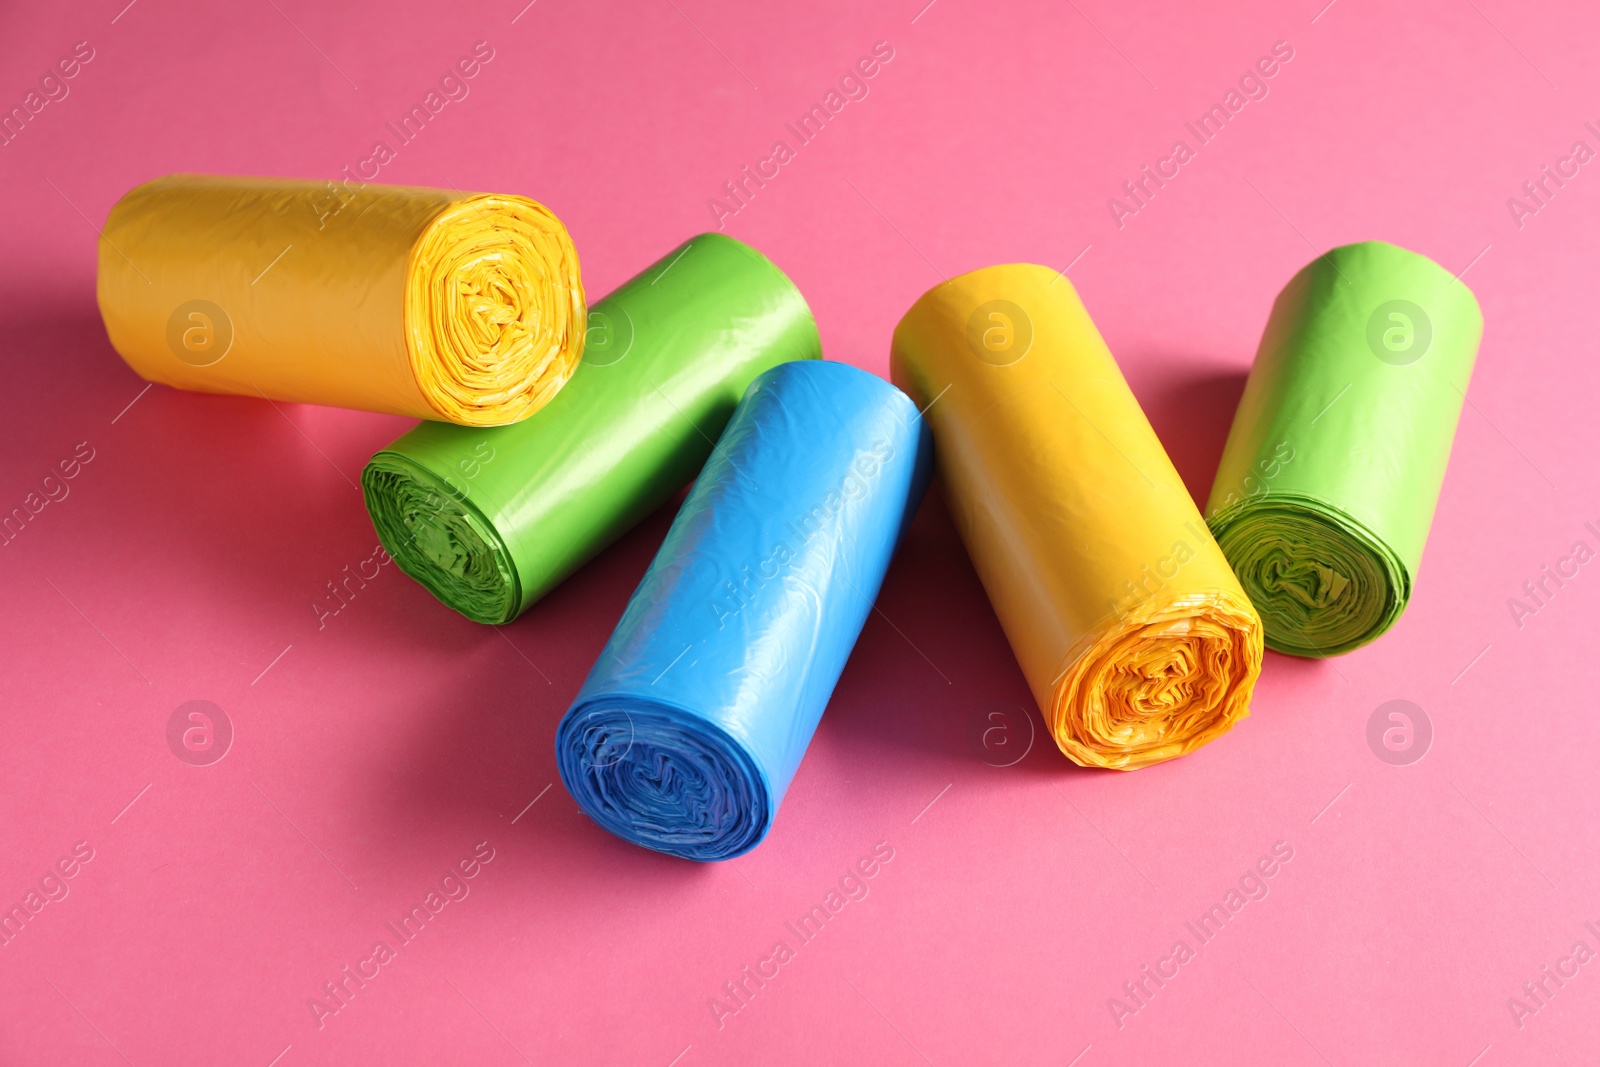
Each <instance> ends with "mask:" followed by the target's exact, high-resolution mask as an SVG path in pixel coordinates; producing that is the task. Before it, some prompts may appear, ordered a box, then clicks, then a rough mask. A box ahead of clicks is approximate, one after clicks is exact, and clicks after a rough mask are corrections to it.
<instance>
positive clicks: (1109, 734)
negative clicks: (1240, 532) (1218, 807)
mask: <svg viewBox="0 0 1600 1067" xmlns="http://www.w3.org/2000/svg"><path fill="white" fill-rule="evenodd" d="M890 366H891V368H892V373H893V377H894V381H895V383H896V384H897V385H899V386H900V387H901V388H902V389H904V390H905V391H906V392H907V393H908V394H910V396H911V398H912V400H913V401H915V402H916V403H917V404H918V405H919V406H920V407H922V408H924V409H925V412H926V414H925V418H926V419H927V420H928V423H929V426H930V428H931V429H932V431H933V436H934V442H935V449H936V455H937V461H938V470H939V476H940V479H941V482H942V483H943V485H944V487H945V489H946V496H947V498H948V500H949V503H950V508H951V512H952V516H953V518H954V520H955V524H956V528H957V529H958V530H959V532H960V534H961V537H962V540H963V541H964V542H965V544H966V546H967V552H968V553H969V554H970V555H971V557H972V562H973V566H974V567H975V568H976V570H977V572H978V577H979V578H980V579H981V580H982V582H983V587H984V589H985V590H986V591H987V592H988V594H989V600H990V602H991V603H992V604H993V605H994V610H995V614H996V616H998V618H999V620H1000V625H1001V626H1002V627H1003V628H1004V630H1005V633H1006V637H1007V638H1008V639H1009V640H1010V642H1011V648H1012V650H1013V651H1014V652H1015V653H1016V656H1017V661H1018V663H1019V664H1020V665H1021V667H1022V673H1023V675H1024V676H1025V677H1026V678H1027V681H1028V685H1029V687H1030V688H1031V689H1032V690H1033V695H1034V699H1035V700H1037V701H1038V704H1039V707H1040V708H1041V709H1042V710H1043V712H1044V718H1045V722H1046V725H1047V726H1048V727H1049V729H1050V733H1051V735H1052V736H1053V737H1054V738H1055V740H1056V744H1057V745H1058V746H1059V747H1060V748H1061V751H1062V752H1064V753H1065V754H1066V755H1067V757H1068V758H1069V759H1071V760H1072V761H1073V762H1074V763H1077V764H1080V765H1082V766H1086V767H1109V768H1115V769H1118V770H1134V769H1136V768H1139V767H1145V766H1148V765H1150V764H1153V763H1159V762H1161V761H1163V760H1169V759H1172V758H1174V757H1176V756H1181V755H1184V754H1186V753H1189V752H1192V751H1193V750H1195V749H1196V748H1199V747H1200V746H1202V745H1204V744H1207V743H1208V742H1210V741H1213V740H1215V739H1216V738H1217V737H1220V736H1221V735H1222V734H1224V733H1226V732H1227V731H1228V730H1230V729H1231V728H1232V727H1233V725H1234V723H1236V722H1237V721H1238V720H1240V719H1242V718H1244V717H1245V716H1246V715H1248V714H1249V705H1250V694H1251V692H1252V690H1253V689H1254V687H1255V682H1256V677H1257V675H1258V674H1259V673H1260V671H1261V657H1262V648H1261V622H1260V620H1259V619H1258V618H1257V616H1256V613H1255V610H1254V609H1253V608H1252V607H1251V606H1250V601H1249V600H1248V599H1247V598H1246V597H1245V595H1244V591H1243V590H1241V589H1240V588H1239V583H1238V581H1237V580H1236V579H1235V578H1234V576H1233V572H1232V571H1230V570H1229V569H1228V563H1227V561H1226V560H1225V559H1224V558H1223V556H1222V552H1221V551H1220V550H1219V549H1218V548H1217V545H1216V542H1215V541H1213V540H1212V538H1211V534H1210V532H1209V531H1208V530H1207V529H1206V526H1205V523H1204V521H1203V520H1202V519H1201V518H1200V512H1199V510H1198V509H1197V508H1196V507H1195V505H1194V502H1193V501H1192V500H1191V499H1190V497H1189V494H1188V491H1187V490H1186V489H1185V488H1184V485H1183V481H1182V480H1181V479H1180V478H1179V477H1178V473H1177V471H1176V470H1174V469H1173V466H1172V462H1171V461H1170V460H1169V459H1168V458H1167V454H1166V452H1165V451H1163V450H1162V447H1161V442H1160V441H1159V440H1157V439H1156V435H1155V431H1153V430H1152V429H1151V428H1150V423H1149V421H1148V420H1147V419H1146V418H1145V416H1144V412H1143V411H1142V410H1140V408H1139V404H1138V402H1137V401H1136V400H1135V399H1134V397H1133V393H1132V392H1131V391H1130V390H1129V389H1128V385H1127V382H1126V381H1125V380H1124V379H1123V377H1122V372H1121V371H1120V370H1119V369H1118V367H1117V364H1116V361H1115V360H1114V359H1113V358H1112V356H1111V352H1110V350H1109V349H1107V348H1106V344H1105V342H1104V341H1103V340H1102V339H1101V337H1100V333H1099V331H1098V330H1096V329H1095V326H1094V323H1093V321H1091V320H1090V318H1089V314H1088V312H1087V311H1085V310H1084V307H1083V304H1082V302H1081V301H1080V300H1079V299H1078V294H1077V292H1076V291H1075V290H1074V289H1073V287H1072V283H1071V282H1069V281H1068V280H1067V279H1066V278H1065V277H1064V276H1063V275H1061V274H1059V273H1058V272H1056V271H1054V270H1051V269H1050V268H1048V267H1040V266H1035V265H1032V264H1014V265H1007V266H997V267H988V268H985V269H983V270H978V271H974V272H972V273H971V274H964V275H962V276H960V277H958V278H954V279H952V280H950V281H948V282H945V283H944V284H943V285H939V286H936V287H935V288H933V289H931V290H929V291H928V292H927V293H925V294H924V295H923V296H922V298H921V299H920V300H918V301H917V302H916V304H915V305H913V306H912V308H911V310H910V311H908V312H907V313H906V315H905V317H904V318H903V319H901V320H900V324H899V326H897V327H896V328H895V331H894V342H893V348H892V351H891V356H890Z"/></svg>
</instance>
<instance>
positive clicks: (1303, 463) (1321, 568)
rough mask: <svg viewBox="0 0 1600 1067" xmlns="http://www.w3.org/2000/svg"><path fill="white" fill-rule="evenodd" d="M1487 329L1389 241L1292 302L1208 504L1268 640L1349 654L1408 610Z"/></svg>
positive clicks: (1264, 350)
mask: <svg viewBox="0 0 1600 1067" xmlns="http://www.w3.org/2000/svg"><path fill="white" fill-rule="evenodd" d="M1482 335H1483V314H1482V313H1481V312H1480V311H1479V310H1478V301H1477V299H1476V298H1475V297H1473V295H1472V293H1471V291H1470V290H1468V289H1467V287H1466V286H1465V285H1463V284H1462V283H1461V282H1460V281H1458V280H1457V279H1455V278H1454V277H1453V276H1452V275H1451V274H1450V272H1449V271H1447V270H1445V269H1444V268H1443V267H1441V266H1439V265H1438V264H1437V263H1435V262H1433V261H1432V260H1431V259H1428V258H1427V257H1425V256H1420V255H1417V254H1416V253H1415V252H1408V251H1406V250H1405V249H1403V248H1397V247H1395V246H1394V245H1391V244H1385V243H1383V242H1381V241H1367V242H1364V243H1361V244H1353V245H1345V246H1344V247H1342V248H1335V249H1333V250H1332V251H1330V252H1328V253H1327V254H1326V255H1323V256H1321V257H1319V258H1317V259H1316V260H1314V261H1312V262H1311V263H1310V264H1309V265H1308V266H1306V267H1305V268H1304V269H1302V270H1301V271H1300V273H1298V274H1296V275H1295V276H1294V278H1293V280H1291V281H1290V282H1289V284H1288V286H1287V287H1285V288H1284V290H1283V292H1282V293H1280V294H1279V295H1278V299H1277V301H1276V302H1275V303H1274V304H1273V305H1272V315H1271V317H1270V318H1269V319H1268V321H1267V328H1266V332H1265V333H1264V334H1263V336H1262V338H1261V347H1260V349H1259V350H1258V351H1257V352H1256V361H1255V365H1254V366H1253V367H1252V368H1251V370H1250V378H1249V380H1248V382H1247V383H1246V384H1245V390H1244V396H1243V398H1242V399H1241V400H1240V401H1239V410H1238V413H1237V414H1236V415H1235V416H1234V420H1233V429H1232V431H1231V432H1230V433H1229V434H1228V443H1227V446H1226V447H1225V448H1224V450H1223V453H1222V464H1221V466H1220V467H1219V468H1218V470H1217V480H1216V482H1215V484H1214V485H1213V486H1212V489H1211V500H1210V503H1209V504H1208V505H1207V507H1206V521H1207V523H1208V524H1209V525H1210V527H1211V531H1212V533H1213V534H1215V535H1216V538H1217V543H1218V544H1220V545H1221V546H1222V551H1223V554H1224V555H1226V556H1227V557H1228V562H1229V563H1231V564H1232V565H1233V569H1234V571H1235V572H1236V573H1237V574H1238V576H1239V581H1240V582H1241V584H1243V586H1244V589H1245V592H1246V593H1247V594H1249V596H1250V599H1251V601H1252V602H1253V603H1254V604H1255V606H1256V610H1257V611H1259V612H1260V613H1261V619H1262V622H1263V623H1264V624H1265V626H1266V643H1267V647H1268V648H1273V649H1276V650H1278V651H1279V652H1287V653H1290V654H1292V655H1296V656H1331V655H1337V654H1339V653H1343V652H1348V651H1350V650H1351V649H1354V648H1359V647H1360V646H1362V645H1364V644H1366V643H1367V642H1369V641H1372V640H1374V639H1375V638H1377V637H1378V636H1380V635H1381V634H1383V632H1384V631H1386V630H1387V629H1389V627H1390V626H1392V625H1393V624H1394V622H1395V620H1396V619H1398V618H1399V617H1400V613H1401V612H1402V611H1404V610H1405V606H1406V602H1407V601H1408V600H1409V599H1410V597H1411V585H1412V581H1413V580H1414V577H1415V575H1416V573H1417V565H1418V563H1419V562H1420V561H1421V559H1422V548H1423V545H1424V543H1425V542H1426V541H1427V538H1428V528H1429V526H1431V525H1432V523H1433V511H1434V506H1435V505H1436V504H1437V503H1438V500H1439V488H1440V486H1441V485H1442V484H1443V482H1444V472H1445V466H1446V464H1447V463H1448V462H1449V459H1450V446H1451V443H1452V442H1453V440H1454V438H1455V432H1456V423H1457V421H1458V420H1459V419H1460V417H1461V406H1462V403H1463V402H1464V401H1465V399H1466V390H1467V382H1468V379H1469V378H1470V377H1471V376H1472V364H1473V362H1474V360H1475V359H1476V358H1477V353H1478V341H1479V339H1480V338H1481V337H1482Z"/></svg>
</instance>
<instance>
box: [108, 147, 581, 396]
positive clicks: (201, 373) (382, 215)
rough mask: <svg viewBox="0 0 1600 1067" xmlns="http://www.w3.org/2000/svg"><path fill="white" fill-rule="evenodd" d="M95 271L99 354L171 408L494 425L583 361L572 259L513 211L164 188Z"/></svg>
mask: <svg viewBox="0 0 1600 1067" xmlns="http://www.w3.org/2000/svg"><path fill="white" fill-rule="evenodd" d="M99 256H100V262H99V280H98V291H99V301H100V314H101V317H102V318H103V319H104V320H105V325H106V332H107V334H109V335H110V338H111V343H112V345H113V346H114V347H115V348H116V350H117V352H118V353H120V354H121V356H122V358H123V359H124V360H126V361H127V363H128V365H129V366H131V367H132V368H133V369H134V370H135V371H136V372H138V374H139V375H140V376H141V377H143V378H146V379H148V380H149V381H153V382H162V383H164V384H166V385H171V386H175V387H176V388H179V389H192V390H197V391H199V392H207V393H239V394H242V395H245V396H262V397H267V398H269V399H272V400H286V401H295V402H303V403H309V404H329V405H334V406H337V407H347V408H357V409H360V410H365V411H382V412H389V413H391V414H396V415H410V416H414V417H416V418H422V419H441V420H444V421H447V422H453V423H459V424H462V425H468V426H502V425H506V424H509V423H513V422H516V421H518V420H519V419H524V418H527V417H528V416H529V415H531V414H533V413H534V412H535V411H538V410H539V409H540V408H541V407H543V406H544V405H545V404H546V403H548V402H549V401H550V399H551V398H552V397H553V396H555V395H556V393H557V392H558V391H559V390H560V389H561V387H562V386H563V385H564V384H566V381H567V379H568V378H570V377H571V376H572V372H573V370H574V369H575V368H576V367H577V365H578V359H579V357H580V356H581V355H582V351H583V336H584V297H583V286H582V283H581V281H580V279H579V275H578V256H577V253H576V252H575V251H574V249H573V247H572V241H571V239H570V238H569V237H568V236H567V231H566V228H565V227H564V226H562V224H561V222H560V220H559V219H557V218H556V217H555V216H554V215H552V214H551V213H550V212H549V211H548V210H547V209H546V208H544V207H543V206H542V205H540V204H537V203H535V202H534V201H532V200H528V199H526V198H525V197H520V196H500V195H490V194H481V193H461V192H455V191H443V190H438V189H416V188H405V187H399V186H385V185H352V184H345V183H336V182H309V181H291V180H288V179H280V178H228V177H215V176H209V175H187V174H175V175H170V176H168V177H165V178H159V179H157V180H155V181H152V182H147V183H145V184H144V185H141V186H138V187H137V188H135V189H133V190H132V191H131V192H129V193H128V194H127V195H125V196H124V197H123V198H122V199H121V200H119V201H117V203H116V204H115V205H114V206H113V207H112V209H111V214H110V217H109V218H107V219H106V225H105V230H104V232H103V234H102V235H101V238H100V250H99Z"/></svg>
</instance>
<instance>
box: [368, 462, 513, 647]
mask: <svg viewBox="0 0 1600 1067" xmlns="http://www.w3.org/2000/svg"><path fill="white" fill-rule="evenodd" d="M361 491H362V494H363V495H364V496H365V497H366V501H367V512H368V514H369V515H371V516H372V525H373V526H374V527H376V529H377V531H378V539H379V540H380V541H381V542H382V543H383V549H384V551H385V552H387V553H389V557H390V558H391V559H393V560H394V561H395V563H397V564H398V565H399V567H400V569H401V570H403V571H405V572H406V573H407V574H409V575H410V576H411V577H413V578H415V579H416V580H417V581H418V582H421V583H422V585H423V587H424V588H426V589H427V590H428V592H430V593H432V594H433V595H434V596H436V597H438V598H439V600H440V601H442V602H443V603H444V604H445V605H447V606H448V607H452V608H454V609H455V610H456V611H459V612H460V613H461V614H463V615H465V616H466V617H467V618H469V619H471V620H472V621H474V622H483V623H491V624H499V623H503V622H509V621H511V619H512V618H514V617H515V616H516V613H517V609H518V607H519V606H520V604H521V593H520V591H519V587H518V584H517V572H516V566H515V565H514V564H513V563H512V560H511V553H510V551H509V550H508V549H507V548H506V545H505V543H504V542H503V541H501V540H500V535H499V534H498V533H496V532H495V529H494V526H493V524H491V523H490V522H489V521H488V520H487V519H485V518H484V517H483V516H482V515H481V514H479V512H478V510H477V509H476V508H475V507H473V506H472V503H471V502H470V501H469V500H467V498H466V497H465V496H464V495H463V494H462V493H461V492H460V491H459V490H457V489H455V488H453V487H452V486H450V485H448V484H447V483H445V482H444V481H442V480H440V479H439V478H437V477H435V476H434V475H433V473H432V472H430V471H428V470H426V469H425V468H423V467H419V466H417V465H416V464H415V463H412V462H411V461H410V460H408V459H407V458H406V457H404V456H401V455H398V454H397V453H393V452H380V453H378V455H376V456H374V457H373V458H372V461H371V462H370V463H368V464H367V466H366V469H365V470H363V471H362V472H361Z"/></svg>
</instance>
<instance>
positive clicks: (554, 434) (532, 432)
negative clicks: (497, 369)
mask: <svg viewBox="0 0 1600 1067" xmlns="http://www.w3.org/2000/svg"><path fill="white" fill-rule="evenodd" d="M821 355H822V352H821V348H820V346H819V343H818V339H817V327H816V323H815V322H814V321H812V318H811V310H810V309H809V308H808V307H807V306H806V302H805V298H804V297H802V296H801V295H800V292H799V290H797V289H796V288H795V287H794V285H793V284H792V283H791V282H790V281H789V279H788V278H786V277H785V276H784V274H783V272H782V271H780V270H779V269H778V268H777V267H775V266H773V265H772V263H771V262H769V261H768V260H767V258H766V257H765V256H763V255H762V254H761V253H760V252H757V251H756V250H755V249H753V248H751V247H750V246H749V245H745V244H741V243H740V242H738V241H735V240H733V239H732V238H730V237H723V236H722V235H720V234H714V233H707V234H701V235H700V236H698V237H694V238H691V239H690V240H689V241H687V242H685V243H684V244H682V245H680V246H679V247H677V248H675V249H673V250H672V251H671V252H668V253H667V254H666V255H665V256H663V257H662V258H661V259H660V260H658V261H657V262H656V263H654V264H652V265H651V266H649V267H647V268H646V269H645V270H644V271H642V272H641V273H640V274H638V275H636V276H635V277H634V278H632V279H631V280H629V281H628V282H626V283H625V284H624V285H623V286H622V287H621V288H619V289H618V290H617V291H616V292H614V293H612V294H611V295H610V296H608V297H607V298H606V299H604V300H602V301H601V302H600V303H598V304H596V305H595V306H594V307H593V308H592V309H591V310H590V329H589V337H588V340H587V343H586V346H585V355H584V359H583V362H582V364H581V365H580V366H579V368H578V371H577V373H576V374H575V375H573V379H572V381H571V383H570V384H568V386H567V387H566V388H565V389H563V390H562V391H561V394H560V395H559V396H557V397H556V399H555V400H554V401H553V402H552V403H551V404H550V406H549V407H548V408H547V409H545V410H544V411H542V412H540V413H539V414H538V415H537V416H536V417H534V418H532V419H528V420H527V421H525V422H521V423H518V424H517V425H515V426H507V427H501V428H496V429H469V428H466V427H461V426H446V425H443V424H440V423H423V424H422V425H421V426H418V427H417V428H416V429H415V430H413V431H411V432H410V433H408V434H406V435H405V436H403V437H401V438H400V439H399V440H398V441H396V442H395V443H394V444H392V445H390V446H389V447H388V448H386V449H384V450H383V451H382V452H379V453H378V454H377V455H376V456H374V457H373V458H372V461H371V462H370V463H369V464H368V465H367V468H366V470H365V471H363V472H362V476H361V483H362V487H363V490H364V492H365V494H366V500H367V510H368V512H369V513H370V514H371V516H372V521H373V525H374V526H376V527H377V530H378V535H379V537H380V538H381V539H382V541H383V545H384V548H385V549H386V550H387V551H388V552H389V554H390V555H391V556H393V557H394V559H395V561H396V562H397V563H399V564H400V568H401V569H402V570H404V571H405V572H406V573H407V574H409V575H411V576H412V577H413V578H415V579H417V580H418V581H419V582H421V583H422V584H423V585H424V586H426V587H427V588H428V589H429V591H431V592H432V593H433V595H434V596H436V597H438V598H439V599H440V600H441V601H443V602H444V603H445V604H448V605H449V606H450V607H452V608H454V609H456V610H457V611H459V612H461V613H462V614H463V615H465V616H467V618H469V619H474V620H476V621H478V622H488V623H501V622H506V621H509V620H510V619H513V618H515V617H516V616H517V615H518V614H520V613H521V612H523V611H525V610H526V609H527V608H528V606H529V605H530V604H532V603H533V602H534V601H536V600H538V599H539V598H540V597H542V596H543V595H544V594H545V593H547V592H549V591H550V590H551V589H552V588H554V587H555V585H556V584H557V583H559V582H560V581H561V579H563V578H565V577H566V576H567V575H568V574H570V573H572V571H573V570H575V569H576V568H577V567H579V566H580V565H582V564H583V563H584V562H585V561H586V560H588V559H589V558H590V557H591V556H593V555H594V554H595V553H596V552H599V551H600V550H601V549H602V548H604V547H605V546H606V545H608V544H610V543H611V542H612V541H614V540H615V539H616V538H617V537H618V536H620V535H621V534H622V533H623V532H624V531H626V530H628V529H630V528H631V527H632V526H633V525H634V524H635V523H637V522H638V521H639V520H640V519H642V518H644V517H645V516H646V515H648V514H649V513H650V512H652V511H654V510H655V509H656V508H658V507H660V506H661V505H662V504H664V503H666V502H667V501H668V500H669V499H671V498H672V496H673V494H675V493H677V492H678V490H680V489H682V488H683V486H684V485H685V484H686V483H687V482H688V481H689V480H690V479H692V478H693V477H694V476H695V472H697V471H698V470H699V469H700V466H701V464H703V463H704V462H705V459H706V457H707V456H708V455H710V454H711V448H712V442H714V441H715V440H716V439H717V435H718V434H719V433H721V432H722V428H723V427H724V426H725V425H726V424H727V421H728V418H729V416H731V415H732V414H733V409H734V407H735V405H737V404H738V402H739V398H740V397H741V396H742V395H744V391H745V388H746V387H747V386H748V385H749V384H750V382H751V381H752V380H754V379H755V377H756V376H757V375H758V374H760V373H761V372H762V371H765V370H767V369H769V368H771V367H775V366H777V365H778V364H780V363H786V362H789V361H791V360H805V359H819V358H821Z"/></svg>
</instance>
